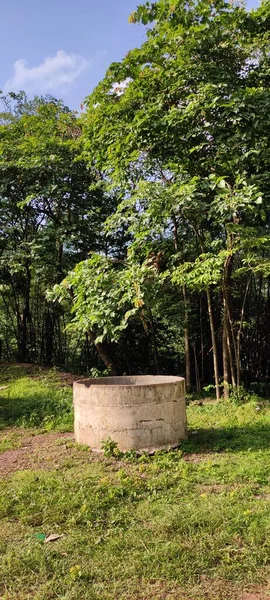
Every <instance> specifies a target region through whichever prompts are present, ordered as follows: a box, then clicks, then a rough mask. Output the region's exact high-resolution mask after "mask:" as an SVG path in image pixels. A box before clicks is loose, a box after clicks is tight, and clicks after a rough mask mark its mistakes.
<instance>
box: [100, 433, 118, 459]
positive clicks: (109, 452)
mask: <svg viewBox="0 0 270 600" xmlns="http://www.w3.org/2000/svg"><path fill="white" fill-rule="evenodd" d="M101 449H102V450H103V452H104V456H106V457H108V458H110V457H112V456H114V457H119V456H120V454H121V453H120V450H119V448H118V445H117V443H116V442H115V441H114V440H112V439H111V438H110V437H108V438H107V439H106V440H102V442H101Z"/></svg>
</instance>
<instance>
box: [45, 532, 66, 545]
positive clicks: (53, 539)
mask: <svg viewBox="0 0 270 600" xmlns="http://www.w3.org/2000/svg"><path fill="white" fill-rule="evenodd" d="M61 537H63V535H62V534H59V533H52V534H51V535H48V537H46V539H45V540H44V544H47V543H48V542H56V540H59V538H61Z"/></svg>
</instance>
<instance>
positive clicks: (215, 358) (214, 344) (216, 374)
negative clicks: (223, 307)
mask: <svg viewBox="0 0 270 600" xmlns="http://www.w3.org/2000/svg"><path fill="white" fill-rule="evenodd" d="M206 297H207V306H208V314H209V322H210V331H211V340H212V348H213V366H214V378H215V388H216V399H217V400H219V399H220V389H219V370H218V353H217V342H216V334H215V326H214V317H213V308H212V301H211V295H210V291H209V288H207V290H206Z"/></svg>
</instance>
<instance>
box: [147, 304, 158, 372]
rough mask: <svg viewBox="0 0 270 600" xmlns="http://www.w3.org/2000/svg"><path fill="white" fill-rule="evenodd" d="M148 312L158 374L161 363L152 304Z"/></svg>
mask: <svg viewBox="0 0 270 600" xmlns="http://www.w3.org/2000/svg"><path fill="white" fill-rule="evenodd" d="M148 314H149V322H150V328H151V335H152V343H153V355H154V363H155V370H156V374H157V375H158V374H159V373H160V364H159V356H158V345H157V338H156V330H155V324H154V321H153V315H152V311H151V308H150V306H149V307H148Z"/></svg>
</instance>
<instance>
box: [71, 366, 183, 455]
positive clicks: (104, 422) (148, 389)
mask: <svg viewBox="0 0 270 600" xmlns="http://www.w3.org/2000/svg"><path fill="white" fill-rule="evenodd" d="M73 401H74V413H75V440H76V442H78V443H79V444H86V445H87V446H90V447H91V448H92V449H93V450H100V449H101V443H102V441H104V440H107V439H108V438H111V439H112V440H114V441H115V442H116V443H117V445H118V448H119V449H120V450H122V451H126V450H131V449H135V450H146V451H148V452H152V451H154V450H157V449H161V448H172V447H175V446H177V445H178V444H179V442H180V440H182V439H185V438H186V437H187V422H186V405H185V380H184V379H183V377H171V376H160V375H156V376H152V375H140V376H137V375H136V376H130V377H129V376H125V377H102V378H100V379H84V380H82V381H77V382H75V383H74V384H73Z"/></svg>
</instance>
